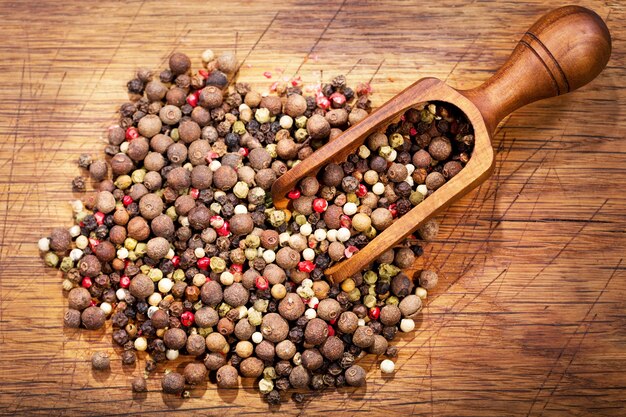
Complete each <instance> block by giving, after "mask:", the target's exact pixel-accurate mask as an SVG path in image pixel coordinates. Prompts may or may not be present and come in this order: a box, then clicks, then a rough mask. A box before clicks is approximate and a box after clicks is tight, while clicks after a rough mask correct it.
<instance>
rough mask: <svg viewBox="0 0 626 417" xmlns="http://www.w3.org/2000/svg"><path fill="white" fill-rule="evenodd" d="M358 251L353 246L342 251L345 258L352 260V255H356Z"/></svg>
mask: <svg viewBox="0 0 626 417" xmlns="http://www.w3.org/2000/svg"><path fill="white" fill-rule="evenodd" d="M358 251H359V248H357V247H356V246H354V245H350V246H348V247H347V248H346V250H345V251H344V255H346V258H348V259H349V258H352V255H354V254H355V253H357V252H358Z"/></svg>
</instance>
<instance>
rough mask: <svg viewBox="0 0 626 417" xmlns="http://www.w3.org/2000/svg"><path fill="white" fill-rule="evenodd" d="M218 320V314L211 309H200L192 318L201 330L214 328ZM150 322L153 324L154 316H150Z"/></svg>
mask: <svg viewBox="0 0 626 417" xmlns="http://www.w3.org/2000/svg"><path fill="white" fill-rule="evenodd" d="M219 319H220V316H219V314H218V313H217V311H215V309H213V308H211V307H202V308H201V309H199V310H197V311H196V314H195V316H194V321H195V322H196V324H197V325H198V327H200V328H202V329H206V328H208V327H213V326H215V325H216V324H217V322H218V321H219ZM152 321H153V322H154V315H153V316H152Z"/></svg>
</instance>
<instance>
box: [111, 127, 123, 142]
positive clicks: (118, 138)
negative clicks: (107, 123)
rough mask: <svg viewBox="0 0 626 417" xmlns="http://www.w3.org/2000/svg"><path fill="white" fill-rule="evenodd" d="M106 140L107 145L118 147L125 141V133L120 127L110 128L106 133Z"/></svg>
mask: <svg viewBox="0 0 626 417" xmlns="http://www.w3.org/2000/svg"><path fill="white" fill-rule="evenodd" d="M108 139H109V144H111V145H113V146H119V145H121V144H122V142H124V140H126V131H125V130H124V129H123V128H122V127H120V126H115V127H111V128H109V131H108Z"/></svg>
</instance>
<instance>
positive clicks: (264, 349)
mask: <svg viewBox="0 0 626 417" xmlns="http://www.w3.org/2000/svg"><path fill="white" fill-rule="evenodd" d="M254 353H255V354H256V356H257V357H258V358H259V359H261V360H263V361H272V360H274V356H275V355H276V348H275V346H274V344H273V343H272V342H270V341H269V340H263V341H261V343H259V344H258V345H256V347H255V348H254Z"/></svg>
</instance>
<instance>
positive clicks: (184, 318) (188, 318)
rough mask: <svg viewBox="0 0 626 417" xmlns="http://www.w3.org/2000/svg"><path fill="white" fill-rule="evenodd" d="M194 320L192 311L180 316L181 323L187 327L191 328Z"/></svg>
mask: <svg viewBox="0 0 626 417" xmlns="http://www.w3.org/2000/svg"><path fill="white" fill-rule="evenodd" d="M193 319H194V316H193V313H192V312H191V311H185V312H184V313H183V314H181V315H180V323H181V324H182V325H183V326H185V327H189V326H191V325H192V324H193Z"/></svg>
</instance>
